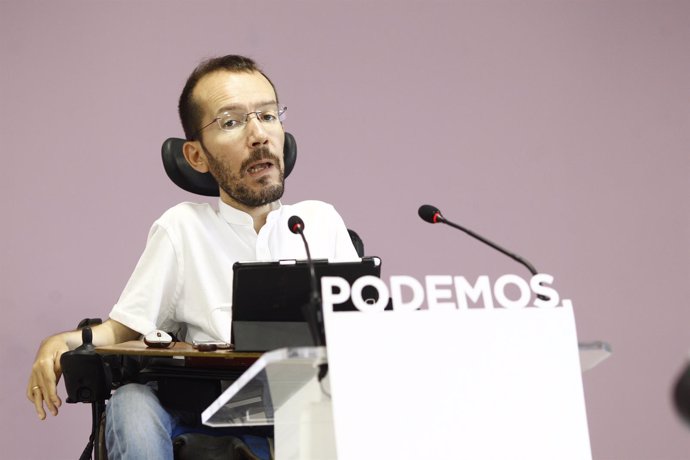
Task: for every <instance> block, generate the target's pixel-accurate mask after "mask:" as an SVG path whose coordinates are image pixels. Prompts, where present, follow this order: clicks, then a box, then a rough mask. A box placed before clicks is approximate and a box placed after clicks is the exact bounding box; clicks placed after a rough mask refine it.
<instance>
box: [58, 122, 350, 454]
mask: <svg viewBox="0 0 690 460" xmlns="http://www.w3.org/2000/svg"><path fill="white" fill-rule="evenodd" d="M185 142H186V141H185V140H184V139H179V138H169V139H167V140H165V142H164V143H163V146H162V149H161V153H162V160H163V167H164V168H165V172H166V174H167V175H168V177H169V178H170V180H172V182H173V183H175V184H176V185H177V186H178V187H180V188H182V189H183V190H185V191H187V192H190V193H194V194H197V195H202V196H218V195H219V190H218V184H217V183H216V181H215V179H214V178H213V177H212V176H211V174H210V173H200V172H198V171H196V170H195V169H193V168H192V167H191V166H190V165H189V164H188V163H187V160H186V159H185V158H184V155H183V153H182V147H183V145H184V143H185ZM283 155H284V167H285V172H284V174H285V177H286V178H287V177H288V175H289V174H290V173H291V172H292V170H293V168H294V166H295V162H296V160H297V143H296V141H295V138H294V137H293V136H292V134H290V133H288V132H286V133H285V144H284V149H283ZM348 233H349V235H350V239H351V240H352V243H353V245H354V247H355V249H356V251H357V254H358V255H359V256H360V257H362V256H363V255H364V244H363V242H362V240H361V238H360V237H359V235H358V234H357V233H356V232H355V231H353V230H351V229H348ZM100 322H101V320H100V319H89V318H87V319H84V320H83V321H81V322H80V323H79V325H78V329H81V330H82V345H81V346H80V347H78V348H77V349H75V350H72V351H69V352H66V353H64V354H63V356H62V358H61V365H62V369H63V377H64V382H65V388H66V390H67V395H68V396H67V400H66V402H67V403H88V404H91V407H92V429H91V434H90V436H89V440H88V442H87V445H86V447H85V449H84V451H83V452H82V454H81V456H80V460H88V459H91V458H93V459H94V460H106V459H107V453H106V451H105V406H106V401H107V400H108V399H110V396H111V395H112V391H113V390H114V389H117V388H118V387H119V386H121V385H123V384H126V383H129V382H139V383H141V382H147V381H157V382H159V383H160V382H161V381H162V382H164V386H163V390H162V391H161V388H160V387H159V395H160V393H161V392H162V393H163V395H161V401H162V403H163V405H164V406H166V407H168V404H166V401H169V402H172V403H174V404H175V405H176V406H177V407H174V409H178V408H180V409H183V410H186V411H189V412H190V413H195V412H198V413H200V412H201V411H202V410H203V409H204V408H205V407H207V406H208V405H209V404H210V403H211V402H212V401H214V400H215V399H216V398H217V397H218V396H219V395H220V393H221V388H220V381H221V380H228V379H235V378H237V377H239V374H237V373H236V372H237V370H235V371H234V372H235V373H233V372H223V371H220V370H209V369H205V370H202V371H198V372H196V373H195V374H194V375H191V376H190V375H186V376H184V375H182V376H181V375H180V374H179V373H175V372H173V373H171V372H169V369H168V371H166V370H165V365H164V366H163V367H162V368H161V367H160V366H156V364H157V363H155V362H152V361H151V360H150V358H148V359H146V358H140V357H139V358H134V357H128V356H108V355H105V356H104V355H100V354H98V353H96V352H95V349H94V348H95V347H94V346H93V344H92V343H91V329H90V328H91V326H93V325H96V324H99V323H100ZM142 370H145V372H142ZM192 388H193V390H192ZM190 393H191V394H194V398H193V400H192V399H186V398H182V399H181V400H178V399H179V398H177V397H176V396H177V395H180V394H190ZM173 395H175V397H173ZM206 438H208V437H206ZM218 443H226V444H227V443H228V440H227V439H225V440H218ZM199 444H202V445H204V446H205V447H208V445H209V440H208V439H205V438H202V439H199V438H198V437H195V436H194V435H181V436H178V437H176V438H175V439H173V446H174V450H175V458H176V459H177V460H185V459H186V458H202V457H200V456H199V455H196V454H194V456H193V457H190V456H189V454H186V453H185V451H194V449H195V446H197V445H199ZM218 449H226V451H227V449H230V450H231V451H233V452H235V453H236V458H237V459H238V460H244V459H253V458H254V457H252V456H251V453H247V452H245V451H244V448H243V446H241V445H236V446H232V445H223V446H219V447H218ZM218 449H217V450H218ZM201 450H203V449H201ZM196 452H199V450H196ZM203 458H206V459H209V460H211V459H215V458H218V457H217V454H214V453H210V454H208V455H207V456H205V457H203Z"/></svg>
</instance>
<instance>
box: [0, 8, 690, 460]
mask: <svg viewBox="0 0 690 460" xmlns="http://www.w3.org/2000/svg"><path fill="white" fill-rule="evenodd" d="M230 52H235V53H241V54H247V55H250V56H252V57H254V58H256V59H257V60H258V61H259V62H260V63H262V64H263V66H264V67H265V69H266V71H267V72H268V73H269V74H270V75H271V76H272V78H273V79H274V81H275V82H277V84H278V88H279V91H280V94H281V98H282V100H283V101H284V102H285V103H286V104H287V105H288V106H289V107H290V109H289V117H288V121H287V123H286V126H287V128H288V129H289V130H290V131H291V132H293V133H294V134H295V135H296V137H297V139H298V142H299V147H300V154H299V160H298V163H297V168H296V170H295V172H294V174H293V175H292V176H291V177H290V179H289V183H288V189H287V196H286V201H288V202H290V201H297V200H301V199H307V198H320V199H323V200H325V201H329V202H332V203H334V204H335V205H336V206H337V207H338V209H339V210H340V211H341V213H342V214H343V216H344V217H345V219H346V221H347V222H348V223H349V225H350V226H351V227H353V228H356V229H357V230H358V231H359V232H360V234H361V235H362V236H363V237H364V239H365V241H366V245H367V252H368V253H370V254H376V255H379V256H381V257H382V258H383V259H384V271H385V272H386V274H388V275H390V274H410V275H414V276H417V277H421V276H422V275H424V274H432V273H433V274H462V275H465V276H467V277H473V276H476V275H478V274H482V273H488V274H493V275H495V274H501V273H506V272H515V273H521V274H522V273H523V271H522V270H521V268H520V267H519V266H516V265H515V264H514V263H512V262H511V261H509V260H506V259H505V258H503V257H502V256H501V255H498V254H496V253H494V252H492V251H491V250H489V249H487V248H485V247H483V246H481V245H480V244H479V243H477V242H475V241H472V240H470V239H469V238H468V237H465V236H463V235H461V234H457V233H455V232H452V231H451V230H450V229H448V228H439V227H431V226H429V225H427V224H425V223H423V222H421V221H420V220H419V219H418V218H417V216H416V210H417V207H418V206H419V205H420V204H422V203H424V202H429V203H433V204H436V205H437V206H439V207H441V208H442V209H443V210H444V213H445V214H446V216H448V217H449V218H452V219H454V220H457V221H459V222H462V223H464V224H465V225H467V226H468V227H470V228H472V229H474V230H476V231H478V232H480V233H483V234H485V235H487V236H488V237H490V238H492V239H494V240H496V241H499V242H501V243H502V244H504V245H505V246H506V247H508V248H511V249H513V250H514V251H516V252H518V253H520V254H523V255H525V256H526V257H528V258H529V259H530V260H532V262H534V264H535V265H536V266H537V267H538V268H539V269H540V270H542V271H545V272H548V273H550V274H553V275H554V276H555V277H556V287H557V288H558V289H559V291H560V292H561V294H563V295H564V296H566V297H569V298H571V299H573V301H574V304H575V308H576V317H577V325H578V331H579V336H580V338H581V339H582V340H592V339H606V340H608V341H610V343H611V344H612V345H613V348H614V350H615V355H614V357H612V358H611V359H610V360H609V361H608V362H606V363H604V364H603V365H602V366H601V367H600V368H597V369H595V370H593V371H591V372H589V373H587V374H585V375H584V385H585V392H586V399H587V411H588V416H589V426H590V432H591V439H592V449H593V454H594V457H595V458H596V459H626V460H637V459H639V460H643V459H644V460H646V459H651V458H654V459H682V458H687V454H688V451H689V450H690V429H688V428H687V427H686V426H684V425H683V424H682V423H681V422H680V421H679V419H678V418H677V417H676V415H675V413H674V412H673V408H672V404H671V401H670V398H669V394H670V389H671V385H672V383H673V381H674V379H675V378H676V375H677V373H678V372H679V370H680V368H681V366H682V365H683V363H684V360H685V359H686V355H687V350H688V348H690V309H689V308H688V299H689V298H690V288H689V287H688V286H689V284H690V283H689V280H690V217H689V215H690V214H689V211H690V209H689V207H688V197H689V196H690V181H689V179H690V156H689V154H688V145H689V144H690V112H689V107H690V59H689V58H688V57H689V56H690V3H688V2H687V1H683V0H679V1H676V2H670V1H648V2H623V1H591V2H590V1H527V0H526V1H521V2H501V3H497V2H460V1H457V2H453V3H451V2H447V3H446V2H424V3H423V2H414V1H405V2H368V3H365V2H340V3H331V4H328V5H326V2H322V1H301V2H272V1H271V2H269V1H264V2H256V3H254V2H239V1H229V0H224V1H215V0H207V1H195V2H191V1H190V2H182V1H177V0H168V1H162V0H161V1H146V2H144V1H139V2H133V1H117V2H115V1H107V2H106V1H73V0H69V1H52V2H51V1H45V2H38V1H19V0H17V1H2V2H0V65H1V67H0V68H1V69H2V70H1V71H0V72H1V75H2V81H1V83H2V84H0V92H1V93H0V101H1V104H2V105H1V107H2V109H1V110H0V117H1V119H0V140H1V141H2V144H1V145H2V152H3V157H4V164H3V166H2V168H0V184H2V185H1V187H2V194H1V195H0V203H1V205H2V208H1V209H2V216H3V224H2V226H1V227H0V228H1V230H0V232H1V237H0V260H2V277H1V281H0V283H1V284H0V306H1V307H2V311H3V314H4V316H5V321H4V322H3V323H2V324H1V325H0V328H1V333H2V334H1V336H2V347H1V353H2V359H1V361H0V362H2V364H3V369H4V370H5V371H4V373H3V378H2V379H1V380H0V385H1V386H0V398H2V403H1V404H2V406H1V410H0V414H1V415H0V417H1V418H2V430H0V437H1V438H0V439H1V440H2V442H1V443H0V445H2V446H3V453H2V456H3V458H22V459H24V458H26V459H38V458H45V457H47V456H49V457H50V458H60V459H63V458H64V459H67V458H74V457H76V456H77V455H78V453H79V452H80V451H81V449H82V447H83V445H84V443H85V441H86V437H87V434H88V430H89V423H90V422H89V410H88V408H87V407H77V406H72V405H70V406H69V407H65V406H63V410H62V413H61V414H60V416H59V417H58V418H57V419H53V418H52V417H50V418H49V420H47V421H45V422H39V421H38V420H37V419H36V417H35V415H34V413H33V409H32V407H31V405H30V404H29V403H28V402H27V401H26V399H25V396H24V391H25V385H26V381H27V377H28V373H29V367H30V364H31V362H32V359H33V355H34V353H35V350H36V348H37V346H38V344H39V342H40V340H41V339H42V338H43V337H45V336H46V335H48V334H50V333H52V332H55V331H58V330H65V329H71V328H73V327H74V326H75V323H76V322H77V321H78V320H79V319H81V318H83V317H86V316H102V317H105V316H107V314H108V311H109V309H110V307H111V305H112V304H113V303H114V301H115V300H116V299H117V297H118V295H119V292H120V290H121V289H122V287H123V285H124V283H125V281H126V279H127V277H128V275H129V273H130V271H131V270H132V268H133V266H134V264H135V262H136V260H137V257H138V254H139V253H140V251H141V249H142V247H143V244H144V241H145V237H146V233H147V230H148V227H149V225H150V224H151V222H152V221H153V220H154V219H155V218H156V217H157V216H158V215H159V214H160V213H161V212H162V211H163V210H165V209H166V208H167V207H169V206H171V205H173V204H175V203H177V202H179V201H182V200H196V199H197V198H196V197H194V196H191V195H188V194H186V193H184V192H182V191H180V190H176V189H175V187H174V186H173V185H172V184H171V183H170V182H169V181H168V179H167V178H166V177H165V175H164V172H163V170H162V168H161V164H160V160H159V156H158V155H159V154H158V152H159V146H160V143H161V140H162V139H164V138H165V137H167V136H171V135H179V134H180V132H181V130H180V128H179V127H178V121H177V119H176V112H175V109H176V100H177V96H178V93H179V91H180V89H181V87H182V85H183V82H184V78H185V77H186V75H187V74H188V72H189V71H190V70H191V69H192V68H193V67H194V65H195V64H196V63H197V62H198V61H199V60H200V59H202V58H203V57H206V56H211V55H217V54H225V53H230ZM506 385H509V382H506ZM61 390H62V388H61ZM63 393H64V392H63ZM47 452H50V453H49V454H48V453H47Z"/></svg>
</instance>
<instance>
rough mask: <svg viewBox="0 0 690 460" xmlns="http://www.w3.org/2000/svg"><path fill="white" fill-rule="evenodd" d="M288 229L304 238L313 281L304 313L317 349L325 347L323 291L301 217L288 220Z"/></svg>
mask: <svg viewBox="0 0 690 460" xmlns="http://www.w3.org/2000/svg"><path fill="white" fill-rule="evenodd" d="M288 228H289V229H290V231H291V232H292V233H295V234H297V235H299V236H301V237H302V241H303V242H304V249H305V250H306V252H307V265H308V266H309V279H310V281H311V289H310V293H309V303H307V304H306V305H304V307H303V312H304V314H305V315H304V316H305V317H306V319H307V323H308V324H309V330H310V332H311V336H312V338H313V339H314V345H316V346H317V347H320V346H323V345H324V343H325V340H323V336H322V335H321V334H322V332H321V331H323V312H322V311H321V291H320V290H319V287H318V282H317V279H316V270H315V269H314V261H313V260H312V258H311V252H310V251H309V243H307V238H306V237H305V236H304V221H303V220H302V218H301V217H299V216H292V217H290V218H289V219H288Z"/></svg>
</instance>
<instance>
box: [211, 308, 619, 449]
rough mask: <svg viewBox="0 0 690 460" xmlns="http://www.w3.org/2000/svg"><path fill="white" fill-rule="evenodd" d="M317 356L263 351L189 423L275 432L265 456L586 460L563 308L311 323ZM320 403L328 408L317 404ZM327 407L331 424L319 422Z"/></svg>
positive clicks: (579, 356) (583, 354) (591, 351)
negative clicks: (322, 374) (321, 327)
mask: <svg viewBox="0 0 690 460" xmlns="http://www.w3.org/2000/svg"><path fill="white" fill-rule="evenodd" d="M325 321H326V335H327V338H328V356H327V358H328V364H329V379H330V387H328V383H327V382H326V381H327V380H328V379H325V380H324V382H321V384H318V383H317V382H316V378H315V376H316V374H317V371H318V367H319V365H321V364H323V363H325V361H326V354H325V350H324V349H322V348H295V349H280V350H275V351H272V352H269V353H266V354H265V355H263V356H262V358H261V359H259V360H258V361H257V362H256V363H255V364H254V365H253V366H252V367H251V368H250V369H249V370H248V371H247V372H246V373H245V374H244V375H243V376H242V378H240V379H239V380H238V381H236V382H235V383H234V384H233V385H232V386H230V387H229V388H228V389H227V390H226V391H225V392H224V393H223V394H222V395H221V397H219V398H218V400H216V401H215V402H214V403H213V404H212V405H211V406H209V408H208V409H207V410H206V411H204V413H203V414H202V420H203V421H204V423H205V424H207V425H211V426H229V425H230V426H241V425H256V424H271V423H274V424H275V436H276V459H277V460H286V459H314V460H327V459H331V458H333V459H335V458H338V459H340V460H349V459H368V458H371V459H380V458H395V459H408V458H409V459H417V458H449V459H451V458H463V459H464V458H471V459H473V460H477V459H506V458H510V459H521V458H525V459H527V458H528V459H549V460H552V459H554V458H558V459H560V460H563V459H578V460H579V459H585V460H589V459H591V449H590V444H589V434H588V429H587V420H586V412H585V405H584V395H583V389H582V380H581V371H582V370H586V369H587V368H588V367H591V366H593V365H596V363H597V362H599V361H600V360H602V359H603V358H605V357H606V356H607V355H608V349H607V346H606V344H603V343H600V342H599V343H594V344H588V345H585V346H583V347H582V348H581V350H580V351H579V352H578V350H579V349H578V343H577V338H576V332H575V322H574V318H573V312H572V308H570V307H558V308H551V309H538V308H527V309H519V310H509V309H488V310H487V309H470V310H454V311H442V312H438V311H436V312H435V311H429V310H419V311H413V312H404V313H400V312H389V311H384V312H380V313H362V312H332V311H331V312H329V311H326V312H325ZM329 394H332V400H329V396H328V395H329ZM331 410H332V415H331Z"/></svg>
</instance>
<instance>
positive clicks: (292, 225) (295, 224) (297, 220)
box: [288, 216, 304, 234]
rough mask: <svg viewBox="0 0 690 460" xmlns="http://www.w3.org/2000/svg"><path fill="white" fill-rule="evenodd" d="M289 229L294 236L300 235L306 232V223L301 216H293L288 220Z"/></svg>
mask: <svg viewBox="0 0 690 460" xmlns="http://www.w3.org/2000/svg"><path fill="white" fill-rule="evenodd" d="M288 228H289V229H290V231H291V232H292V233H294V234H298V233H300V232H302V231H303V230H304V221H303V220H302V218H301V217H300V216H292V217H290V218H289V219H288Z"/></svg>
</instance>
